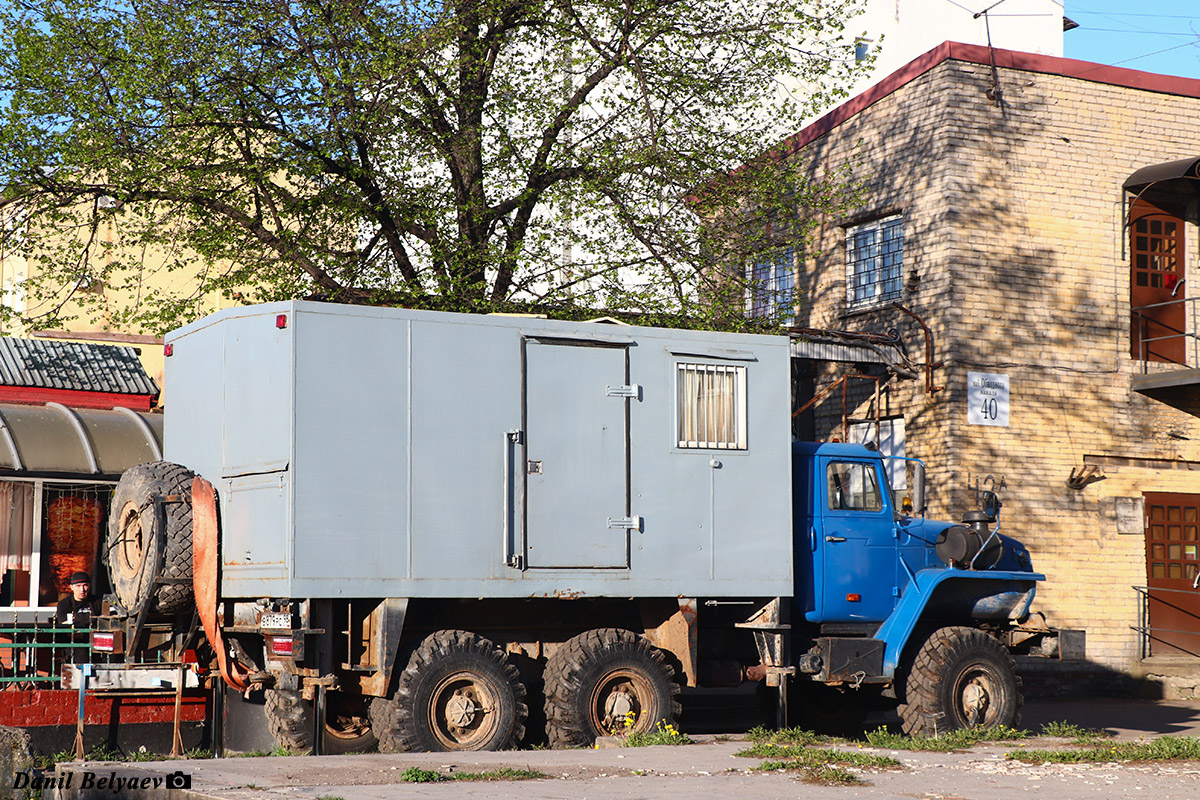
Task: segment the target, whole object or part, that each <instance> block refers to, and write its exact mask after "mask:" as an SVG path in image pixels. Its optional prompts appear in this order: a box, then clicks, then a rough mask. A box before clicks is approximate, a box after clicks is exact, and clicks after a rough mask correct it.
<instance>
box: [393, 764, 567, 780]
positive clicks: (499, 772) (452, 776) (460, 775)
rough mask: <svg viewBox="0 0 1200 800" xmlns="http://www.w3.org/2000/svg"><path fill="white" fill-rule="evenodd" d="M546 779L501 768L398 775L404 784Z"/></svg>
mask: <svg viewBox="0 0 1200 800" xmlns="http://www.w3.org/2000/svg"><path fill="white" fill-rule="evenodd" d="M545 777H547V776H546V775H545V774H544V773H542V772H538V771H537V770H533V769H517V768H515V767H501V768H500V769H494V770H489V771H487V772H445V773H443V772H436V771H434V770H431V769H421V768H420V767H409V768H408V769H406V770H404V772H402V773H400V780H401V781H403V782H404V783H444V782H446V781H529V780H538V779H540V778H545Z"/></svg>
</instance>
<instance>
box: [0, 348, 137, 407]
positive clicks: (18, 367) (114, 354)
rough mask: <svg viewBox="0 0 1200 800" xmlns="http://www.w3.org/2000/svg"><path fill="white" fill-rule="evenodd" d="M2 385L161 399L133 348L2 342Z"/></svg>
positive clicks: (0, 359) (0, 352)
mask: <svg viewBox="0 0 1200 800" xmlns="http://www.w3.org/2000/svg"><path fill="white" fill-rule="evenodd" d="M0 386H14V387H26V388H37V389H59V390H67V391H77V392H104V393H107V394H132V395H148V396H155V395H157V394H158V385H157V384H155V382H154V379H153V378H151V377H150V376H149V375H147V374H146V370H145V368H144V367H143V366H142V362H141V361H139V360H138V355H137V350H135V349H134V348H132V347H122V346H118V345H107V344H83V343H79V342H60V341H41V340H38V339H15V338H0Z"/></svg>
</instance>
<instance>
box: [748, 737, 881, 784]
mask: <svg viewBox="0 0 1200 800" xmlns="http://www.w3.org/2000/svg"><path fill="white" fill-rule="evenodd" d="M758 748H762V749H763V750H765V751H770V750H772V749H774V750H776V751H781V752H777V753H775V754H774V755H776V756H781V757H783V758H784V759H785V760H782V761H777V760H773V759H772V760H768V761H764V762H763V763H761V764H759V765H758V766H757V767H754V769H755V770H756V771H760V772H777V771H780V770H786V771H788V772H799V773H800V774H801V776H802V777H803V779H804V780H805V781H807V782H809V783H820V784H825V785H829V786H844V785H848V784H861V783H862V782H863V781H862V779H861V778H859V777H858V776H857V775H856V774H854V773H853V772H850V771H849V770H848V769H846V768H847V767H853V768H855V769H900V768H901V764H900V762H899V761H897V760H896V759H894V758H892V757H890V756H879V755H874V754H872V753H845V752H841V751H839V750H829V749H826V748H810V747H804V746H803V745H770V744H762V745H756V746H755V747H754V748H751V750H746V751H742V752H741V753H738V755H755V753H754V752H752V751H754V750H756V749H758ZM758 757H760V758H761V757H762V756H758Z"/></svg>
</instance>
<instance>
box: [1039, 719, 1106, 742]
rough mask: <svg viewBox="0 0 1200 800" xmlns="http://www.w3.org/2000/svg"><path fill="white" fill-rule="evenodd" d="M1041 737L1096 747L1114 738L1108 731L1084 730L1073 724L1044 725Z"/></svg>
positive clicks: (1050, 723)
mask: <svg viewBox="0 0 1200 800" xmlns="http://www.w3.org/2000/svg"><path fill="white" fill-rule="evenodd" d="M1041 735H1042V736H1053V737H1056V738H1059V739H1071V740H1072V741H1073V742H1074V743H1075V744H1081V745H1094V744H1097V743H1098V742H1102V741H1104V740H1105V739H1110V738H1112V734H1111V733H1109V732H1108V731H1104V730H1098V729H1096V728H1082V727H1080V726H1078V725H1076V724H1074V723H1073V722H1047V723H1045V724H1043V725H1042V730H1041Z"/></svg>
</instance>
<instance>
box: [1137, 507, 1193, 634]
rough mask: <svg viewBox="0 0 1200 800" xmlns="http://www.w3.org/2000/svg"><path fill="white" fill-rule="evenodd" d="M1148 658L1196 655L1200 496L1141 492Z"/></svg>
mask: <svg viewBox="0 0 1200 800" xmlns="http://www.w3.org/2000/svg"><path fill="white" fill-rule="evenodd" d="M1145 501H1146V585H1147V587H1148V588H1149V593H1150V608H1149V612H1150V614H1149V616H1150V619H1149V624H1150V629H1151V634H1150V653H1151V655H1195V656H1200V591H1198V590H1197V589H1196V588H1195V587H1193V585H1192V584H1193V582H1194V581H1195V580H1196V575H1197V571H1198V570H1200V495H1196V494H1165V493H1150V492H1148V493H1146V495H1145Z"/></svg>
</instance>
